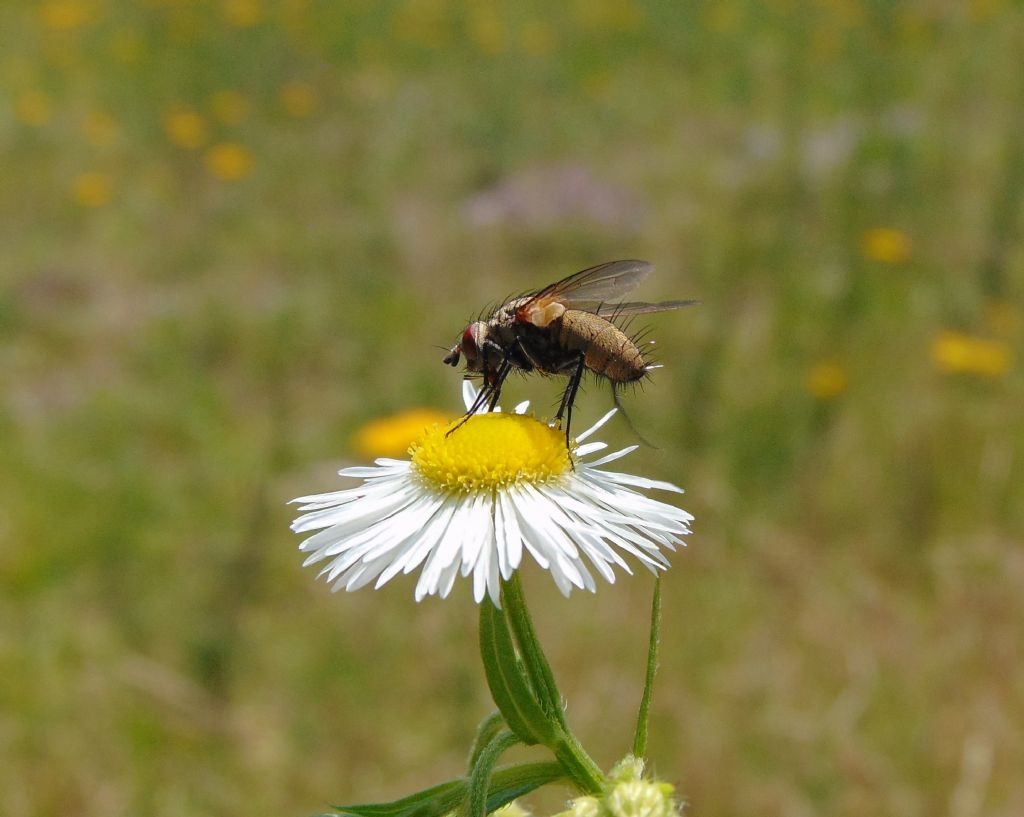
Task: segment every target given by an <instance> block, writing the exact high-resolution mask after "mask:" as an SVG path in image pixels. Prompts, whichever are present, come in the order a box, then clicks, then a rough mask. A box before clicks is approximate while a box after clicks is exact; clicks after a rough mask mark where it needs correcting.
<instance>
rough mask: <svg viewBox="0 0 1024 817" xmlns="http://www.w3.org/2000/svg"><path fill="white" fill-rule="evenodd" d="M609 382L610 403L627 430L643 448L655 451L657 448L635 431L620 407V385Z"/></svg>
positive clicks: (631, 422)
mask: <svg viewBox="0 0 1024 817" xmlns="http://www.w3.org/2000/svg"><path fill="white" fill-rule="evenodd" d="M609 382H610V383H611V384H612V402H613V403H615V408H617V409H618V410H619V414H621V415H622V419H623V420H625V421H626V425H627V426H628V427H629V430H630V431H632V432H633V435H634V436H635V437H636V438H637V439H638V440H639V441H640V442H641V443H643V444H644V445H645V446H647V447H648V448H653V449H655V450H657V448H658V446H656V445H655V444H654V443H652V442H651V441H650V440H648V439H647V438H646V437H645V436H644V435H643V434H641V433H640V432H639V431H637V428H636V426H635V425H633V421H632V420H631V419H630V417H629V415H628V414H627V413H626V409H624V408H623V407H622V401H621V400H620V399H619V385H620V384H619V383H616V382H615V381H614V380H611V381H609Z"/></svg>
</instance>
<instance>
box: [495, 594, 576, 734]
mask: <svg viewBox="0 0 1024 817" xmlns="http://www.w3.org/2000/svg"><path fill="white" fill-rule="evenodd" d="M480 657H481V658H482V659H483V664H484V673H485V674H486V676H487V685H488V687H490V690H491V697H492V698H494V703H495V704H496V705H497V707H498V710H499V711H500V712H501V714H502V716H503V717H504V718H505V723H507V724H508V726H509V729H511V730H512V731H513V732H514V733H515V734H516V735H517V736H518V737H519V739H520V740H521V741H523V743H525V744H527V745H533V744H535V743H543V744H545V745H550V744H551V743H552V742H553V741H554V740H555V739H556V737H557V736H558V732H557V731H556V730H557V724H556V723H552V721H551V719H550V718H549V717H548V716H547V715H546V714H545V712H544V709H543V708H542V707H541V706H540V704H539V703H538V702H537V698H536V696H535V695H534V692H533V689H532V688H531V687H530V682H529V679H528V678H527V677H526V673H525V672H524V671H523V667H522V665H521V664H520V663H519V659H518V658H517V657H516V651H515V647H514V645H513V643H512V635H511V633H509V630H508V624H507V623H506V621H505V617H504V615H503V614H502V612H501V611H500V610H499V609H498V608H497V607H495V606H494V604H493V603H492V602H491V601H490V600H489V599H485V600H484V601H482V602H481V603H480Z"/></svg>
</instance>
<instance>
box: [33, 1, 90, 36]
mask: <svg viewBox="0 0 1024 817" xmlns="http://www.w3.org/2000/svg"><path fill="white" fill-rule="evenodd" d="M92 13H93V9H92V7H91V5H90V4H89V3H87V2H85V1H84V0H49V2H47V3H43V4H42V5H41V6H40V7H39V19H40V21H41V22H42V24H43V25H44V26H45V27H46V28H50V29H53V30H54V31H74V30H75V29H76V28H81V27H82V26H84V25H85V24H86V23H87V22H89V18H90V17H91V16H92Z"/></svg>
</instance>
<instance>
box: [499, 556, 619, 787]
mask: <svg viewBox="0 0 1024 817" xmlns="http://www.w3.org/2000/svg"><path fill="white" fill-rule="evenodd" d="M501 598H502V602H503V607H504V611H505V616H506V618H507V620H508V623H509V626H510V627H511V629H512V632H513V634H514V635H515V639H516V644H517V645H518V646H519V653H520V655H521V656H522V659H523V666H524V668H525V670H526V675H527V677H528V678H529V679H530V683H531V685H532V686H533V689H534V691H535V693H536V695H537V697H538V698H539V699H540V705H541V707H543V708H544V710H545V712H546V713H547V715H548V717H549V718H550V720H551V722H552V725H553V726H554V727H555V732H556V735H555V737H554V739H553V740H551V741H545V744H546V745H547V746H548V748H550V749H551V751H552V752H554V754H555V757H556V758H558V760H559V762H560V763H561V764H562V766H563V768H565V770H566V772H567V773H568V774H569V776H570V777H571V778H572V780H573V782H574V783H575V784H576V786H577V787H578V788H579V789H580V790H581V791H583V792H584V793H585V794H599V793H600V792H602V791H603V790H604V787H605V783H606V782H607V781H606V778H605V776H604V773H603V772H602V771H601V769H600V767H599V766H598V765H597V764H596V763H595V762H594V761H593V759H592V758H591V757H590V755H588V754H587V753H586V751H585V750H584V749H583V746H581V745H580V742H579V741H578V740H577V739H576V736H575V735H574V734H573V733H572V732H571V731H570V729H569V725H568V724H567V723H566V720H565V711H564V710H563V708H562V696H561V693H560V692H559V691H558V685H557V684H556V683H555V675H554V673H553V672H552V671H551V665H550V664H549V663H548V660H547V658H546V657H545V655H544V651H543V650H542V649H541V646H540V642H539V641H538V640H537V634H536V632H535V631H534V629H533V621H532V619H531V618H530V611H529V610H528V609H527V607H526V599H525V597H524V596H523V587H522V584H521V583H520V581H519V573H518V572H516V573H513V574H512V576H511V578H509V579H508V580H507V581H505V582H503V583H502V587H501Z"/></svg>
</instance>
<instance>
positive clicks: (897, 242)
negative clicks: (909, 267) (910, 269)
mask: <svg viewBox="0 0 1024 817" xmlns="http://www.w3.org/2000/svg"><path fill="white" fill-rule="evenodd" d="M860 249H861V252H862V253H864V257H865V258H869V259H870V260H872V261H879V262H881V263H883V264H903V263H905V262H906V261H908V260H909V259H910V250H911V244H910V236H908V235H907V234H906V233H905V232H903V231H902V230H897V229H894V228H892V227H873V228H872V229H870V230H866V231H865V232H864V235H863V236H861V240H860Z"/></svg>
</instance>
